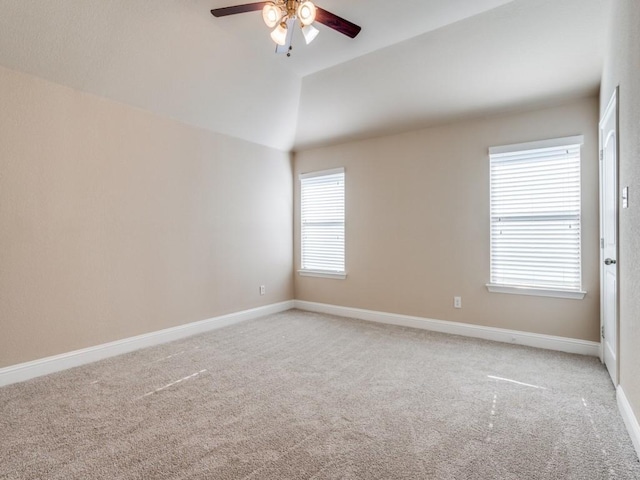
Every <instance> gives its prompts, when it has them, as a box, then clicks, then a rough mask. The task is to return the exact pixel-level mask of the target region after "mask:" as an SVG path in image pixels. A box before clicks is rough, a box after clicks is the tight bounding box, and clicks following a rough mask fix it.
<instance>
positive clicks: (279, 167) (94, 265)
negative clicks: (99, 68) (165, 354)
mask: <svg viewBox="0 0 640 480" xmlns="http://www.w3.org/2000/svg"><path fill="white" fill-rule="evenodd" d="M0 105H1V108H0V226H1V229H0V293H1V297H0V367H3V366H7V365H12V364H16V363H19V362H23V361H27V360H32V359H36V358H41V357H45V356H49V355H53V354H58V353H62V352H67V351H70V350H74V349H78V348H82V347H87V346H91V345H96V344H100V343H104V342H108V341H112V340H116V339H121V338H124V337H129V336H132V335H136V334H141V333H145V332H150V331H155V330H159V329H162V328H166V327H171V326H175V325H179V324H184V323H188V322H192V321H196V320H203V319H206V318H210V317H213V316H216V315H219V314H224V313H228V312H232V311H238V310H243V309H247V308H251V307H257V306H260V305H264V304H270V303H275V302H279V301H284V300H289V299H291V298H292V294H293V288H292V258H291V251H292V194H291V192H292V188H293V187H292V180H291V162H290V158H289V155H288V154H286V153H283V152H279V151H276V150H271V149H268V148H264V147H260V146H257V145H254V144H250V143H247V142H243V141H239V140H235V139H231V138H228V137H224V136H220V135H215V134H212V133H209V132H206V131H203V130H198V129H195V128H192V127H188V126H185V125H183V124H180V123H177V122H175V121H172V120H169V119H165V118H160V117H157V116H154V115H152V114H150V113H146V112H143V111H140V110H136V109H134V108H130V107H127V106H123V105H120V104H116V103H114V102H110V101H106V100H101V99H99V98H96V97H93V96H90V95H86V94H83V93H79V92H77V91H74V90H71V89H68V88H64V87H60V86H57V85H54V84H52V83H48V82H45V81H42V80H39V79H36V78H34V77H30V76H27V75H23V74H19V73H16V72H12V71H9V70H6V69H3V68H0ZM259 285H266V288H267V294H266V295H265V296H262V297H261V296H260V295H259Z"/></svg>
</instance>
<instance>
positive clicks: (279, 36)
mask: <svg viewBox="0 0 640 480" xmlns="http://www.w3.org/2000/svg"><path fill="white" fill-rule="evenodd" d="M271 39H272V40H273V41H274V42H276V43H277V44H278V45H284V44H285V43H287V24H286V23H284V22H282V23H281V24H280V25H278V26H277V27H276V29H275V30H274V31H273V32H271Z"/></svg>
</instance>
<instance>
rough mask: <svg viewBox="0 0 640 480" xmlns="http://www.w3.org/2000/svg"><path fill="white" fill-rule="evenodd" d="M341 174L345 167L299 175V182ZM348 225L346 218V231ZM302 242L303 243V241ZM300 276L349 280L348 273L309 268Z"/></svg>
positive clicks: (303, 270)
mask: <svg viewBox="0 0 640 480" xmlns="http://www.w3.org/2000/svg"><path fill="white" fill-rule="evenodd" d="M340 173H345V168H344V167H337V168H331V169H327V170H319V171H314V172H308V173H301V174H299V175H298V180H299V181H301V180H304V179H307V178H314V177H322V176H325V175H335V174H340ZM345 188H346V186H345ZM346 223H347V221H346V218H345V219H344V226H345V231H346V228H347V226H346ZM300 241H301V242H302V239H301V240H300ZM301 253H302V252H301ZM344 261H345V264H346V261H347V252H346V245H345V251H344ZM298 275H300V276H301V277H317V278H330V279H334V280H345V279H346V278H347V272H346V271H343V272H339V271H331V270H315V269H308V268H301V269H300V270H298Z"/></svg>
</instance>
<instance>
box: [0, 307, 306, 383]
mask: <svg viewBox="0 0 640 480" xmlns="http://www.w3.org/2000/svg"><path fill="white" fill-rule="evenodd" d="M293 307H294V302H293V300H289V301H286V302H281V303H274V304H271V305H265V306H264V307H258V308H252V309H250V310H243V311H241V312H235V313H230V314H227V315H221V316H219V317H214V318H209V319H207V320H201V321H198V322H193V323H188V324H186V325H180V326H177V327H172V328H167V329H164V330H158V331H156V332H151V333H145V334H143V335H137V336H135V337H129V338H124V339H122V340H116V341H115V342H109V343H104V344H102V345H96V346H94V347H89V348H83V349H81V350H74V351H73V352H67V353H63V354H60V355H54V356H51V357H46V358H41V359H38V360H33V361H31V362H25V363H20V364H18V365H12V366H9V367H5V368H0V387H1V386H4V385H9V384H11V383H17V382H23V381H25V380H29V379H30V378H35V377H40V376H42V375H47V374H49V373H54V372H59V371H61V370H66V369H68V368H73V367H78V366H80V365H85V364H87V363H91V362H95V361H98V360H103V359H105V358H109V357H114V356H116V355H121V354H123V353H128V352H132V351H134V350H139V349H141V348H146V347H152V346H154V345H160V344H162V343H167V342H171V341H173V340H179V339H181V338H185V337H190V336H192V335H196V334H198V333H203V332H208V331H210V330H215V329H217V328H222V327H226V326H228V325H234V324H236V323H240V322H244V321H246V320H252V319H254V318H258V317H262V316H264V315H269V314H272V313H278V312H284V311H285V310H289V309H291V308H293Z"/></svg>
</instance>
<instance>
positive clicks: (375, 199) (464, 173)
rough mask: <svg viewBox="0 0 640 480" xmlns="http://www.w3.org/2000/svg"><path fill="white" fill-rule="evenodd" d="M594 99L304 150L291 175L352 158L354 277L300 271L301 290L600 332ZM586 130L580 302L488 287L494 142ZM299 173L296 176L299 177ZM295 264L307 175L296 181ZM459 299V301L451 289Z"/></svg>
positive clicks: (496, 323) (311, 297)
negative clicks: (301, 185)
mask: <svg viewBox="0 0 640 480" xmlns="http://www.w3.org/2000/svg"><path fill="white" fill-rule="evenodd" d="M597 120H598V101H597V99H596V98H587V99H583V100H579V101H575V102H573V103H570V104H566V105H564V106H560V107H557V108H551V109H545V110H538V111H532V112H529V113H521V114H514V115H505V116H498V117H490V118H482V119H477V120H472V121H467V122H463V123H456V124H452V125H445V126H440V127H436V128H429V129H425V130H420V131H414V132H409V133H403V134H400V135H394V136H387V137H381V138H374V139H370V140H364V141H358V142H352V143H347V144H343V145H337V146H331V147H326V148H319V149H313V150H307V151H302V152H298V153H297V154H296V155H295V162H294V173H295V174H296V175H297V174H299V173H304V172H310V171H314V170H323V169H327V168H333V167H339V166H344V167H345V168H346V264H347V267H346V268H347V273H348V277H347V279H346V280H334V279H325V278H310V277H300V276H298V275H296V276H295V289H296V298H297V299H300V300H307V301H312V302H321V303H329V304H336V305H342V306H349V307H356V308H364V309H370V310H377V311H383V312H391V313H400V314H407V315H415V316H421V317H427V318H434V319H439V320H449V321H456V322H465V323H471V324H477V325H487V326H493V327H501V328H508V329H514V330H521V331H527V332H535V333H542V334H549V335H559V336H563V337H571V338H577V339H584V340H592V341H599V322H600V321H599V273H598V255H599V250H598V238H599V235H598V157H597V151H598V138H597V135H598V126H597ZM577 134H583V135H584V136H585V144H584V146H583V149H582V201H583V205H582V213H583V224H582V225H583V240H582V247H583V258H584V261H583V286H584V289H586V290H587V291H588V294H587V296H586V297H585V299H584V300H566V299H552V298H543V297H530V296H521V295H508V294H497V293H489V292H487V289H486V287H485V284H486V283H487V282H488V281H489V169H488V167H489V161H488V151H487V150H488V148H489V147H490V146H493V145H505V144H512V143H520V142H527V141H533V140H542V139H547V138H554V137H563V136H569V135H577ZM295 178H297V176H296V177H295ZM295 185H296V195H295V202H294V203H295V224H294V231H295V242H294V246H295V264H296V268H299V267H300V255H299V229H300V225H299V218H298V217H299V205H298V203H299V191H298V188H299V182H298V181H296V182H295ZM454 295H460V296H462V303H463V308H462V309H461V310H456V309H454V308H453V296H454Z"/></svg>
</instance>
